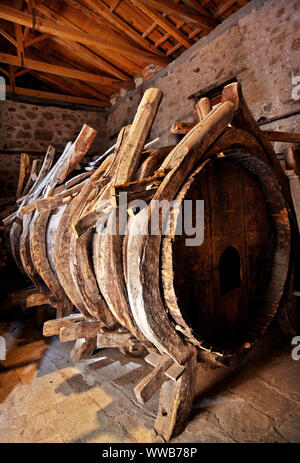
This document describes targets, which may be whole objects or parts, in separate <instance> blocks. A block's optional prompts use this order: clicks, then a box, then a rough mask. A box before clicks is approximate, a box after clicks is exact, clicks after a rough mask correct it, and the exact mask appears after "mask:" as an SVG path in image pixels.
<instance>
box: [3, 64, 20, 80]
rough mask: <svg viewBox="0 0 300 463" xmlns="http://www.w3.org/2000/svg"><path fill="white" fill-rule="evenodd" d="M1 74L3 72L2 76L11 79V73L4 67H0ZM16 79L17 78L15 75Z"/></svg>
mask: <svg viewBox="0 0 300 463" xmlns="http://www.w3.org/2000/svg"><path fill="white" fill-rule="evenodd" d="M0 72H2V74H4V75H5V76H6V77H8V78H9V72H8V71H7V70H6V69H4V68H3V67H2V66H0ZM15 77H17V76H16V75H15Z"/></svg>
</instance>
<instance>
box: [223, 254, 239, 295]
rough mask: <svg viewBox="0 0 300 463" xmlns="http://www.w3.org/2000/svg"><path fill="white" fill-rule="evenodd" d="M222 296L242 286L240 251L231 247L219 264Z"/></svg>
mask: <svg viewBox="0 0 300 463" xmlns="http://www.w3.org/2000/svg"><path fill="white" fill-rule="evenodd" d="M219 275H220V287H221V294H223V295H225V294H227V293H229V292H230V291H233V290H234V289H236V288H239V287H240V286H241V260H240V255H239V253H238V251H237V250H236V249H235V248H234V247H233V246H229V247H228V248H226V249H225V251H224V252H223V254H222V255H221V258H220V262H219Z"/></svg>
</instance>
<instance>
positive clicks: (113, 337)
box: [97, 331, 137, 348]
mask: <svg viewBox="0 0 300 463" xmlns="http://www.w3.org/2000/svg"><path fill="white" fill-rule="evenodd" d="M136 343H137V340H136V339H135V338H134V337H133V336H132V334H131V333H128V332H118V331H111V332H107V331H103V332H102V333H98V335H97V347H99V348H104V347H107V348H110V347H118V348H120V347H130V346H135V345H136Z"/></svg>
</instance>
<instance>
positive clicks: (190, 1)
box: [183, 0, 212, 18]
mask: <svg viewBox="0 0 300 463" xmlns="http://www.w3.org/2000/svg"><path fill="white" fill-rule="evenodd" d="M183 3H185V4H186V6H187V7H190V8H191V9H192V10H193V9H194V10H196V11H198V13H201V14H203V15H204V16H207V17H209V18H211V17H212V16H211V14H210V13H209V12H208V11H207V10H206V9H205V8H203V6H201V4H200V2H198V0H183Z"/></svg>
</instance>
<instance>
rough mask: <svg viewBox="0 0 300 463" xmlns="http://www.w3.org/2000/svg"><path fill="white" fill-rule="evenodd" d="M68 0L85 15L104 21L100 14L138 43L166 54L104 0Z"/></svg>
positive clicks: (156, 52) (97, 20) (147, 48)
mask: <svg viewBox="0 0 300 463" xmlns="http://www.w3.org/2000/svg"><path fill="white" fill-rule="evenodd" d="M66 2H67V3H68V4H69V5H71V6H73V7H74V8H77V9H79V10H81V11H83V12H84V14H85V15H87V16H89V17H91V18H92V19H93V20H94V21H96V22H97V23H100V24H101V22H102V20H100V21H99V15H100V16H101V17H103V18H104V19H105V20H106V21H109V22H110V23H111V24H113V25H114V26H115V27H116V28H117V29H119V30H121V31H122V32H124V33H125V34H126V35H128V37H130V38H131V39H133V40H134V41H135V42H136V43H138V44H139V45H140V46H141V47H143V48H145V49H146V50H149V51H150V52H152V53H155V54H156V55H160V56H164V55H163V54H162V53H160V52H159V51H158V50H157V49H156V48H155V47H153V46H152V45H151V44H150V43H149V42H148V41H147V40H146V39H144V38H143V37H142V35H140V34H139V33H138V32H137V31H136V30H135V29H133V27H131V26H130V25H129V24H127V23H126V22H125V21H123V19H121V18H120V17H119V16H117V15H116V14H115V13H113V11H111V9H110V8H109V7H108V6H106V5H105V3H104V2H102V1H101V0H99V1H98V2H97V3H96V2H94V1H93V0H84V3H83V2H81V1H78V0H66Z"/></svg>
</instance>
